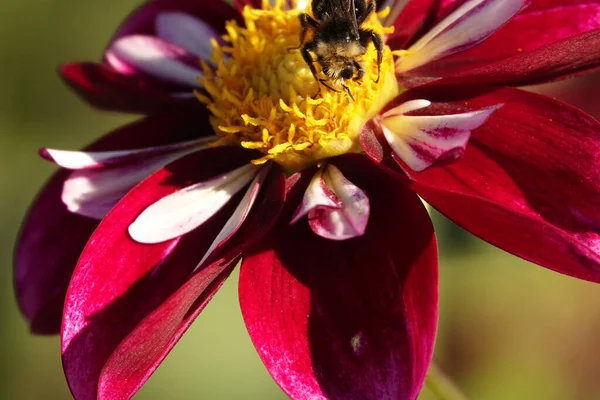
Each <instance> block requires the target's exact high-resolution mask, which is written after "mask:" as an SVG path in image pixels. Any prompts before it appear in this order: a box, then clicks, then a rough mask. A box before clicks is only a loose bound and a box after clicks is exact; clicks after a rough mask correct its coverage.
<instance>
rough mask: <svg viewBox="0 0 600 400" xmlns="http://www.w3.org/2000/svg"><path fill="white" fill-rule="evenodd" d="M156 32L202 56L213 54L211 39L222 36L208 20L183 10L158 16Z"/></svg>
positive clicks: (208, 56)
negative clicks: (205, 20)
mask: <svg viewBox="0 0 600 400" xmlns="http://www.w3.org/2000/svg"><path fill="white" fill-rule="evenodd" d="M155 26H156V34H157V35H158V36H159V37H160V38H162V39H164V40H166V41H168V42H171V43H173V44H175V45H177V46H179V47H182V48H184V49H186V50H187V51H189V52H190V53H192V54H195V55H197V56H198V57H200V58H203V59H205V60H208V59H209V58H210V56H211V55H212V51H213V48H212V45H211V43H210V40H211V39H218V38H219V37H220V36H219V34H218V33H217V31H215V30H214V29H213V28H212V27H211V26H210V25H208V24H207V23H206V22H204V21H202V20H200V19H198V18H195V17H193V16H191V15H189V14H186V13H183V12H164V13H161V14H159V15H158V16H157V17H156V22H155Z"/></svg>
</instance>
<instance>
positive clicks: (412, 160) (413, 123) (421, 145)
mask: <svg viewBox="0 0 600 400" xmlns="http://www.w3.org/2000/svg"><path fill="white" fill-rule="evenodd" d="M416 101H419V100H416ZM423 104H424V103H423ZM403 106H404V108H405V109H407V107H406V106H405V105H400V106H399V107H396V108H397V109H400V108H401V107H403ZM499 107H500V106H499V105H498V106H493V107H488V108H484V109H482V110H478V111H473V112H467V113H462V114H452V115H433V116H427V115H424V116H414V115H403V113H400V112H398V110H395V111H394V110H390V111H388V112H387V113H386V114H384V115H383V119H382V128H383V134H384V135H385V138H386V140H387V141H388V143H389V144H390V147H391V148H392V150H393V151H394V153H396V155H397V156H398V157H399V158H400V159H401V160H402V161H404V162H405V163H406V165H408V166H409V167H410V168H411V169H412V170H414V171H417V172H419V171H423V170H424V169H426V168H428V167H430V166H431V165H433V164H435V163H438V162H442V161H453V160H454V159H457V158H459V157H460V156H462V154H463V153H464V150H465V148H466V146H467V143H468V141H469V138H470V137H471V131H473V130H474V129H476V128H478V127H480V126H481V125H483V123H484V122H485V121H487V119H488V118H489V117H490V115H491V114H492V113H493V112H494V111H495V110H497V109H498V108H499ZM408 108H411V107H408ZM419 108H420V107H419ZM415 109H416V108H412V110H415ZM412 110H410V111H412Z"/></svg>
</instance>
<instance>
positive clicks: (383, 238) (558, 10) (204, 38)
mask: <svg viewBox="0 0 600 400" xmlns="http://www.w3.org/2000/svg"><path fill="white" fill-rule="evenodd" d="M389 3H390V4H389V5H390V6H391V9H384V10H383V11H381V12H380V13H379V14H377V15H373V16H371V17H370V18H369V19H368V20H367V22H366V23H365V27H367V28H369V29H372V30H373V31H374V32H376V33H378V34H380V35H382V36H383V37H384V38H385V44H386V46H385V48H384V56H383V62H382V64H381V65H380V66H379V65H378V64H377V61H376V59H377V57H376V52H375V50H374V48H373V47H372V46H371V47H370V48H369V51H368V52H367V54H365V56H364V57H363V58H362V59H361V60H360V62H361V64H362V66H363V68H364V69H365V72H366V73H365V76H364V78H363V79H362V81H361V82H357V81H354V80H349V81H333V82H330V85H331V86H333V90H330V89H327V88H321V91H320V92H319V83H318V82H316V81H315V79H314V78H313V76H312V75H311V73H310V71H309V70H308V67H307V65H306V63H305V62H304V60H303V59H302V57H301V56H300V54H299V52H297V51H289V50H288V49H289V48H291V47H296V46H297V45H298V38H299V32H300V24H299V20H298V15H299V13H300V12H302V10H301V9H299V8H294V7H291V8H289V9H287V8H286V7H284V6H283V4H282V3H281V2H278V3H277V4H276V5H275V6H268V5H265V6H264V7H263V8H262V9H261V8H260V7H259V6H258V5H257V4H255V3H246V2H243V1H240V2H238V4H237V9H234V8H231V7H230V6H228V5H226V4H225V3H219V2H207V1H204V0H196V1H189V0H185V1H184V0H155V1H150V2H148V3H145V4H144V5H143V6H141V7H140V8H139V9H138V10H137V11H135V12H134V13H133V14H132V15H131V16H130V17H129V18H128V19H127V20H126V21H125V23H124V24H123V25H122V26H121V28H119V30H118V31H117V33H116V34H115V36H114V37H113V39H112V40H111V42H110V44H109V45H108V47H107V50H106V52H105V56H104V60H103V61H102V62H101V63H76V64H69V65H66V66H63V67H62V68H61V70H60V72H61V75H62V76H63V78H64V79H65V80H66V82H67V83H68V84H69V85H70V86H72V87H73V88H74V89H75V90H76V91H77V92H78V93H79V94H80V95H81V96H82V97H83V98H84V99H86V100H87V101H88V102H90V103H91V104H92V105H95V106H97V107H100V108H104V109H111V110H120V111H129V112H142V113H145V114H147V116H146V117H145V118H144V119H142V120H140V121H138V122H136V123H133V124H131V125H128V126H126V127H124V128H122V129H119V130H117V131H115V132H113V133H111V134H110V135H108V136H107V137H105V138H103V139H100V140H99V141H98V142H96V143H94V144H92V145H91V146H89V148H88V149H86V150H85V151H82V152H77V151H75V152H73V151H62V150H53V149H44V150H42V152H41V153H42V155H43V156H44V157H45V158H47V159H49V160H53V161H55V162H56V163H57V164H59V165H60V166H62V167H63V169H61V170H60V171H59V172H58V173H57V174H56V175H55V176H54V177H53V178H52V179H51V180H50V182H49V183H48V184H47V186H46V187H45V188H44V190H43V191H42V193H41V194H40V196H39V198H38V200H37V201H36V203H35V204H34V206H33V208H32V210H31V211H30V214H29V216H28V217H27V220H26V222H25V224H24V227H23V230H22V233H21V237H20V239H19V242H18V245H17V250H16V271H15V277H16V278H15V279H16V287H17V296H18V298H19V302H20V305H21V307H22V310H23V312H24V314H25V315H26V317H27V318H28V319H29V320H30V321H31V327H32V330H33V331H34V332H38V333H53V332H55V331H57V330H58V327H59V324H60V323H59V321H60V315H61V314H62V317H63V318H62V352H63V361H64V368H65V372H66V375H67V379H68V381H69V385H70V387H71V390H72V392H73V394H74V395H75V397H76V398H78V399H86V398H95V397H100V398H126V397H129V396H131V395H133V394H134V393H135V391H136V390H137V389H138V388H139V387H140V386H141V385H142V384H143V383H144V382H145V381H146V379H147V378H148V377H149V376H150V374H151V373H152V372H153V371H154V369H155V368H156V367H157V366H158V365H159V364H160V362H161V361H162V360H163V359H164V357H166V355H167V354H168V352H169V351H170V349H171V348H172V347H173V346H174V345H175V343H176V342H177V340H178V339H179V338H180V337H181V335H182V334H183V333H184V331H185V330H186V329H187V328H188V326H189V325H190V324H191V322H192V321H193V320H194V319H195V318H196V317H197V315H198V314H199V313H200V312H201V311H202V309H203V308H204V306H205V305H206V304H207V303H208V301H209V300H210V299H211V298H212V296H213V295H214V293H215V292H216V291H217V290H218V289H219V287H220V286H221V285H222V283H223V282H224V280H225V279H226V278H227V276H228V275H229V274H230V272H231V271H232V269H233V268H234V267H235V265H236V264H237V263H238V262H239V261H240V260H241V272H240V303H241V308H242V312H243V315H244V319H245V321H246V324H247V327H248V331H249V333H250V336H251V337H252V340H253V341H254V344H255V346H256V348H257V350H258V352H259V354H260V356H261V358H262V360H263V361H264V363H265V365H266V366H267V368H268V369H269V371H270V373H271V374H272V375H273V377H274V378H275V380H276V381H277V383H278V384H279V385H280V386H281V387H282V388H283V389H284V390H285V391H286V393H288V394H289V395H290V396H291V397H293V398H355V397H356V398H358V397H360V398H402V399H405V398H406V399H412V398H415V397H416V396H417V395H418V393H419V391H420V389H421V387H422V384H423V380H424V377H425V374H426V371H427V367H428V365H429V362H430V359H431V355H432V351H433V343H434V336H435V331H436V324H437V253H436V244H435V236H434V232H433V228H432V225H431V222H430V220H429V217H428V215H427V212H426V211H425V209H424V207H423V205H422V204H421V202H420V200H419V198H418V197H417V194H419V195H420V196H422V197H423V198H424V199H426V200H427V201H428V202H429V203H430V204H431V205H433V206H434V207H435V208H437V209H438V210H439V211H441V212H442V213H443V214H445V215H446V216H448V217H449V218H450V219H452V220H453V221H455V222H456V223H458V224H459V225H461V226H463V227H464V228H465V229H467V230H469V231H471V232H472V233H474V234H476V235H477V236H479V237H481V238H482V239H484V240H486V241H488V242H490V243H492V244H494V245H496V246H499V247H501V248H503V249H505V250H507V251H509V252H511V253H513V254H516V255H518V256H520V257H523V258H525V259H527V260H530V261H533V262H535V263H537V264H540V265H542V266H544V267H547V268H550V269H553V270H556V271H558V272H561V273H564V274H567V275H571V276H575V277H578V278H581V279H586V280H590V281H596V282H597V281H600V272H599V271H600V253H599V250H598V249H599V243H600V238H599V236H598V232H599V229H598V227H599V223H600V212H599V211H598V208H597V207H596V203H597V202H596V199H597V198H598V191H599V188H600V172H599V168H598V162H597V158H598V153H599V152H600V126H599V124H598V122H597V121H595V120H594V119H592V118H591V117H589V116H587V115H585V114H584V113H582V112H580V111H578V110H576V109H574V108H572V107H570V106H567V105H565V104H562V103H559V102H557V101H554V100H551V99H548V98H545V97H542V96H539V95H534V94H531V93H527V92H523V91H520V90H518V89H513V88H510V87H508V86H513V85H522V84H532V83H539V82H545V81H549V80H553V79H559V78H564V77H566V76H568V75H573V74H577V73H582V72H586V71H589V70H592V69H595V68H597V67H598V66H599V65H600V53H599V52H598V51H597V49H598V48H599V45H600V30H599V28H600V2H598V1H590V0H588V1H574V0H539V1H531V2H529V1H525V0H514V1H506V0H495V1H494V0H470V1H442V2H439V1H434V0H431V1H416V0H415V1H408V2H407V1H396V2H389ZM244 7H245V8H244ZM389 26H393V27H394V28H395V30H394V29H392V28H390V27H389ZM393 56H395V58H394V57H393ZM198 57H200V58H201V60H202V62H201V63H198V62H197V59H198ZM317 67H319V63H317ZM378 75H381V79H379V81H377V76H378ZM341 84H345V85H347V87H348V90H349V92H350V93H351V94H352V96H350V95H349V94H347V93H346V92H345V91H343V90H341ZM417 85H420V86H417ZM336 88H337V89H340V90H339V91H337V89H336ZM409 88H410V89H409ZM317 92H319V94H318V95H317V96H315V93H317ZM86 243H87V245H86ZM69 280H70V283H69ZM67 286H68V290H67ZM65 294H66V295H65ZM65 296H66V300H65ZM64 300H65V303H64V310H63V301H64Z"/></svg>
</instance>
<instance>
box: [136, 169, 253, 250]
mask: <svg viewBox="0 0 600 400" xmlns="http://www.w3.org/2000/svg"><path fill="white" fill-rule="evenodd" d="M258 168H259V167H257V166H254V165H251V164H249V165H245V166H243V167H240V168H238V169H235V170H233V171H230V172H227V173H225V174H222V175H219V176H217V177H216V178H213V179H211V180H209V181H205V182H200V183H197V184H195V185H192V186H188V187H186V188H184V189H182V190H179V191H177V192H175V193H173V194H171V195H169V196H166V197H164V198H162V199H160V200H159V201H157V202H156V203H154V204H152V205H151V206H150V207H148V208H146V209H145V210H144V211H143V212H142V213H141V214H140V216H139V217H138V218H137V219H136V220H135V221H134V222H133V223H132V224H131V225H130V226H129V234H130V235H131V237H132V238H133V239H134V240H136V241H137V242H140V243H160V242H164V241H165V240H170V239H173V238H176V237H178V236H181V235H183V234H185V233H188V232H190V231H191V230H193V229H195V228H197V227H198V226H200V225H202V224H203V223H204V222H206V221H207V220H208V219H209V218H210V217H212V216H213V215H214V214H216V213H217V212H218V211H219V210H220V209H221V208H222V207H223V206H224V205H225V204H227V202H229V200H230V199H231V198H232V197H233V196H234V195H235V194H236V193H238V192H239V191H240V190H241V189H242V188H243V187H244V186H246V185H247V184H248V183H249V182H250V181H251V180H252V179H253V178H254V176H255V175H256V172H257V169H258Z"/></svg>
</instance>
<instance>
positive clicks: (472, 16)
mask: <svg viewBox="0 0 600 400" xmlns="http://www.w3.org/2000/svg"><path fill="white" fill-rule="evenodd" d="M528 3H529V0H515V1H506V0H469V1H467V2H465V3H464V4H463V5H462V6H460V7H459V8H458V9H457V10H456V11H454V12H453V13H452V14H450V15H449V16H447V17H446V18H445V19H444V20H443V21H441V22H440V23H439V24H438V25H436V26H435V27H433V29H431V31H429V32H428V33H427V34H426V35H424V36H423V37H422V38H421V39H419V40H418V41H417V42H416V43H415V44H413V45H412V46H411V47H410V48H409V49H408V53H407V55H406V56H404V57H401V58H399V59H398V60H397V61H396V71H397V72H406V71H409V70H412V69H415V68H417V67H420V66H422V65H424V64H427V63H429V62H431V61H434V60H437V59H439V58H442V57H445V56H448V55H450V54H454V53H457V52H460V51H464V50H466V49H468V48H471V47H473V46H475V45H476V44H478V43H480V42H482V41H483V40H485V39H486V38H487V37H489V36H490V35H491V34H493V33H494V32H495V31H496V30H498V29H499V28H500V27H501V26H502V25H504V24H506V23H507V22H508V21H509V20H510V19H512V18H513V17H514V16H515V15H516V14H517V13H519V11H521V10H522V9H523V8H524V7H525V6H527V4H528Z"/></svg>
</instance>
